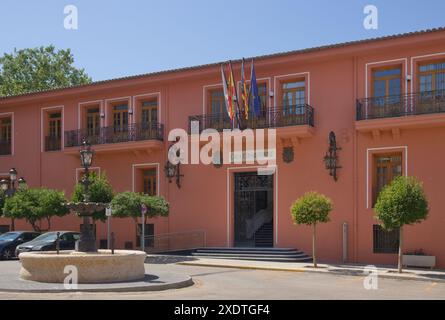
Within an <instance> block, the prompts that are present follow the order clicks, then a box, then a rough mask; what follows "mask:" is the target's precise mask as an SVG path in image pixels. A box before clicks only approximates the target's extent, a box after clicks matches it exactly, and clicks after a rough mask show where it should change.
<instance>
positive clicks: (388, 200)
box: [374, 176, 428, 230]
mask: <svg viewBox="0 0 445 320" xmlns="http://www.w3.org/2000/svg"><path fill="white" fill-rule="evenodd" d="M374 210H375V216H376V218H377V219H378V220H380V221H381V222H382V226H383V228H385V229H387V230H393V229H398V228H400V227H403V225H405V224H408V225H409V224H415V223H419V222H421V221H422V220H424V219H426V218H427V215H428V201H427V199H426V196H425V192H424V191H423V186H422V184H421V183H420V182H419V181H417V180H416V178H414V177H405V176H401V177H397V178H395V179H394V180H393V181H392V182H391V183H390V184H388V185H387V186H385V187H384V188H383V190H382V191H381V192H380V194H379V196H378V198H377V202H376V205H375V208H374Z"/></svg>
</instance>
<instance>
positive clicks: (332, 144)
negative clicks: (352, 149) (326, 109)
mask: <svg viewBox="0 0 445 320" xmlns="http://www.w3.org/2000/svg"><path fill="white" fill-rule="evenodd" d="M339 150H341V148H340V147H338V146H337V140H336V137H335V133H334V132H333V131H331V132H330V133H329V150H328V152H327V153H326V155H325V157H324V163H325V167H326V169H327V170H329V175H330V176H332V177H333V178H334V180H335V181H337V180H338V177H337V169H340V168H341V166H339V165H338V154H337V151H339Z"/></svg>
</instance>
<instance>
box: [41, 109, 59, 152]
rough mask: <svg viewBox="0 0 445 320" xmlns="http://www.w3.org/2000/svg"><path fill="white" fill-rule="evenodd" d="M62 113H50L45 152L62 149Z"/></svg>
mask: <svg viewBox="0 0 445 320" xmlns="http://www.w3.org/2000/svg"><path fill="white" fill-rule="evenodd" d="M61 139H62V113H61V112H60V111H57V112H51V113H48V135H47V136H46V141H45V151H55V150H60V149H61Z"/></svg>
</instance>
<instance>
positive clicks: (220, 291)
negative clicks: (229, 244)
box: [0, 261, 445, 300]
mask: <svg viewBox="0 0 445 320" xmlns="http://www.w3.org/2000/svg"><path fill="white" fill-rule="evenodd" d="M19 267H20V264H19V262H18V261H0V274H1V275H2V277H5V276H10V277H14V276H17V274H18V270H19ZM148 268H149V270H150V269H152V270H159V271H161V270H162V271H171V272H179V273H185V274H188V275H191V276H192V277H193V279H194V280H195V282H196V284H195V285H194V286H192V287H189V288H184V289H177V290H167V291H161V292H144V293H69V292H67V293H52V294H42V293H38V294H36V293H10V292H0V299H70V300H72V299H445V283H435V282H420V281H412V280H393V279H379V282H378V290H366V289H364V286H363V280H364V278H363V277H358V276H343V275H332V274H318V273H309V272H306V273H305V272H281V271H262V270H245V269H229V268H213V267H197V266H181V265H175V264H171V263H167V264H166V263H156V264H149V265H148ZM3 279H4V278H3ZM0 281H1V278H0Z"/></svg>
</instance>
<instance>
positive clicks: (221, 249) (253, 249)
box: [196, 247, 301, 252]
mask: <svg viewBox="0 0 445 320" xmlns="http://www.w3.org/2000/svg"><path fill="white" fill-rule="evenodd" d="M196 251H212V252H225V251H229V252H230V251H240V252H258V251H268V252H301V251H299V250H298V249H294V248H258V247H209V248H198V249H196Z"/></svg>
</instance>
